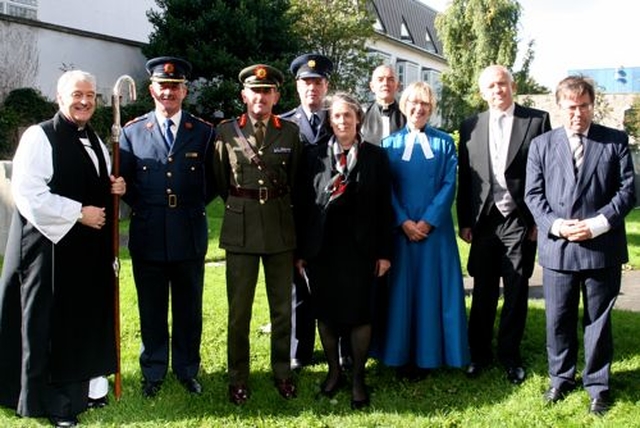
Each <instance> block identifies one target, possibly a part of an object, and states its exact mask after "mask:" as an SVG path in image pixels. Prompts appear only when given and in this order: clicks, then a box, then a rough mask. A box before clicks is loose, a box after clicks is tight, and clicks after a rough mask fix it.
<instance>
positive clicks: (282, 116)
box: [278, 107, 298, 119]
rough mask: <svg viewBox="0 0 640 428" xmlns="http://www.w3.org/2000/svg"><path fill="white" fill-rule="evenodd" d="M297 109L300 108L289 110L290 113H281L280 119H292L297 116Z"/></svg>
mask: <svg viewBox="0 0 640 428" xmlns="http://www.w3.org/2000/svg"><path fill="white" fill-rule="evenodd" d="M297 109H298V108H297V107H296V108H294V109H291V110H289V111H287V112H284V113H281V114H279V115H278V116H280V117H281V118H283V119H289V118H290V117H292V116H294V115H295V114H296V110H297Z"/></svg>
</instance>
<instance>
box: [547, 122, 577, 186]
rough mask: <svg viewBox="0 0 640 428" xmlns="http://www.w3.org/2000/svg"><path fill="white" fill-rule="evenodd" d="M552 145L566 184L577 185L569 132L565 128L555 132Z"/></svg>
mask: <svg viewBox="0 0 640 428" xmlns="http://www.w3.org/2000/svg"><path fill="white" fill-rule="evenodd" d="M551 145H552V146H553V149H554V152H553V153H552V155H553V156H555V159H557V162H558V163H559V164H560V169H561V171H562V174H563V175H564V177H565V180H566V182H567V183H571V184H575V182H576V175H575V173H574V172H573V156H572V155H571V149H570V148H569V139H568V138H567V132H566V131H565V129H564V127H561V128H558V129H556V130H555V131H554V133H553V136H552V137H551ZM574 189H575V186H574Z"/></svg>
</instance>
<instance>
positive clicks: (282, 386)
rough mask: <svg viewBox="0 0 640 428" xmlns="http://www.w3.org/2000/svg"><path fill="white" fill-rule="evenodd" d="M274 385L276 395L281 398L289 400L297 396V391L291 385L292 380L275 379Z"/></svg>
mask: <svg viewBox="0 0 640 428" xmlns="http://www.w3.org/2000/svg"><path fill="white" fill-rule="evenodd" d="M275 383H276V388H277V389H278V393H279V394H280V395H281V396H282V397H283V398H285V399H287V400H290V399H292V398H296V397H297V396H298V391H297V390H296V386H295V384H294V383H293V380H291V379H289V378H287V379H276V381H275Z"/></svg>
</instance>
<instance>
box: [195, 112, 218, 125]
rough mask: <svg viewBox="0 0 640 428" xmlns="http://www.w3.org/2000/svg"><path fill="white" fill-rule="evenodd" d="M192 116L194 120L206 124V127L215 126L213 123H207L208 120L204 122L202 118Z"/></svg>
mask: <svg viewBox="0 0 640 428" xmlns="http://www.w3.org/2000/svg"><path fill="white" fill-rule="evenodd" d="M191 116H192V117H193V118H194V119H196V120H197V121H199V122H202V123H204V124H205V125H209V126H214V125H213V123H211V122H207V121H206V120H204V119H203V118H201V117H198V116H194V115H191Z"/></svg>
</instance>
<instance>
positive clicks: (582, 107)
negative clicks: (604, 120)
mask: <svg viewBox="0 0 640 428" xmlns="http://www.w3.org/2000/svg"><path fill="white" fill-rule="evenodd" d="M560 108H562V109H563V110H567V111H568V112H569V113H575V112H576V111H579V112H580V113H586V112H588V111H591V110H592V109H593V103H583V104H572V105H567V104H564V105H560Z"/></svg>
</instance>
